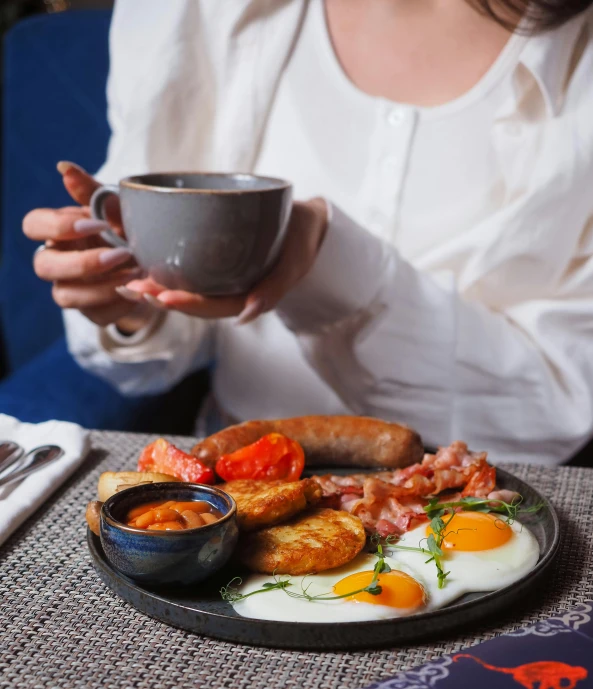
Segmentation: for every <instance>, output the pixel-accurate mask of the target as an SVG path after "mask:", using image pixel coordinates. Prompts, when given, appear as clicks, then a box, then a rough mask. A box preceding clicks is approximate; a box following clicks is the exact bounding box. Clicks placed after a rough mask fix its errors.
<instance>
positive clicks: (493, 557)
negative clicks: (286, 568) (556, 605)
mask: <svg viewBox="0 0 593 689" xmlns="http://www.w3.org/2000/svg"><path fill="white" fill-rule="evenodd" d="M447 519H448V517H445V521H447ZM430 533H431V530H430V527H429V526H428V525H427V524H423V525H422V526H419V527H417V528H415V529H413V530H411V531H408V532H407V533H406V534H404V535H403V536H402V537H401V539H400V540H399V541H398V544H397V545H399V546H405V547H413V548H418V547H420V548H426V547H427V539H428V536H429V535H430ZM445 534H446V535H445V538H444V539H443V544H442V550H443V553H444V555H443V558H442V562H443V568H444V570H445V572H448V573H449V574H448V575H447V577H446V579H445V584H444V586H443V588H438V579H437V570H436V566H435V563H434V562H427V559H428V556H427V555H426V554H424V553H418V552H412V551H407V550H402V549H400V548H397V547H392V548H390V547H389V546H386V548H385V553H386V557H385V563H386V564H387V565H388V566H389V568H390V569H391V571H389V572H384V573H382V574H380V575H379V580H378V584H379V586H380V587H381V593H380V594H379V595H372V594H371V593H368V592H366V591H362V592H361V591H360V589H364V588H365V587H367V586H368V585H369V584H370V583H371V581H372V579H373V569H374V567H375V565H376V563H377V557H376V556H375V555H373V554H370V553H360V554H359V555H358V556H357V557H355V558H354V559H353V560H352V561H351V562H349V563H348V564H347V565H344V566H342V567H339V568H336V569H332V570H328V571H326V572H322V573H320V574H315V575H309V576H294V577H291V578H290V580H289V583H290V585H289V586H288V587H287V588H286V589H285V590H278V589H274V590H269V591H265V592H264V593H257V594H255V595H253V596H249V597H248V598H245V599H243V600H241V601H237V602H234V603H233V604H232V605H233V607H234V609H235V610H236V612H237V613H238V614H239V615H242V616H243V617H252V618H256V619H263V620H276V621H285V622H332V623H333V622H356V621H370V620H381V619H390V618H397V617H403V616H407V615H412V614H414V613H418V612H424V611H429V610H436V609H438V608H441V607H443V606H445V605H447V604H449V603H451V602H452V601H454V600H455V599H457V598H459V597H460V596H462V595H464V594H466V593H470V592H478V591H493V590H495V589H499V588H502V587H504V586H507V585H509V584H512V583H513V582H515V581H517V580H518V579H520V578H521V577H522V576H523V575H525V574H527V572H529V571H530V570H531V569H533V567H534V566H535V565H536V563H537V560H538V557H539V546H538V543H537V540H536V539H535V537H534V536H533V534H532V533H531V532H530V531H529V529H527V528H526V527H524V526H522V525H521V524H520V523H519V522H514V523H513V524H507V523H506V522H505V521H504V520H502V519H501V518H500V516H498V515H494V514H486V513H482V512H459V513H457V514H456V515H455V516H454V517H453V518H452V519H451V521H449V522H448V523H447V526H446V529H445ZM280 578H283V577H280ZM284 578H285V577H284ZM273 581H274V579H273V577H270V576H269V575H256V574H253V575H250V576H249V577H247V578H246V579H245V580H244V582H243V583H242V584H241V586H240V587H239V588H238V592H239V593H240V594H242V595H247V594H249V593H253V592H254V591H257V590H258V589H262V588H263V587H264V584H269V582H273ZM303 591H306V592H307V594H308V595H310V596H323V597H332V598H333V597H335V596H344V594H348V593H352V592H358V593H353V595H349V596H345V597H343V598H338V599H333V600H315V601H308V600H306V599H304V598H303V597H302V594H303Z"/></svg>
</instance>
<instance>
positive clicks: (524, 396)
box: [278, 204, 593, 464]
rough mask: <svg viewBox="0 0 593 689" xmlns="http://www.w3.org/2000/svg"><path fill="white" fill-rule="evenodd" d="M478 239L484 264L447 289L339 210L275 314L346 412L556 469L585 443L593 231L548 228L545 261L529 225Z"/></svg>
mask: <svg viewBox="0 0 593 689" xmlns="http://www.w3.org/2000/svg"><path fill="white" fill-rule="evenodd" d="M577 205H578V204H577ZM581 205H582V204H581ZM540 210H541V209H540ZM576 215H578V213H576V214H575V222H579V221H578V219H577V217H576ZM528 220H529V217H528V216H526V214H525V213H523V222H528ZM567 220H570V219H568V218H567ZM541 224H542V223H541V222H540V225H541ZM509 225H512V222H511V221H509ZM584 225H585V226H586V230H585V231H584V232H583V231H582V230H583V226H584ZM480 229H481V231H482V233H481V240H480V241H482V243H483V244H484V252H483V258H482V259H479V258H478V257H477V255H474V257H473V261H470V262H469V264H471V265H469V264H468V268H467V270H466V271H465V275H462V276H461V277H460V276H459V275H458V276H457V278H456V279H454V276H453V271H449V272H448V271H430V272H429V271H426V270H424V271H423V270H419V269H417V268H415V267H413V266H412V265H411V264H410V263H409V262H407V261H405V260H404V259H403V258H402V257H401V256H400V255H399V254H398V252H397V250H396V249H395V248H394V247H393V246H391V245H389V244H387V243H386V242H384V241H382V240H381V239H379V238H377V237H376V236H374V235H372V234H370V233H369V232H367V231H366V230H365V229H363V228H362V227H361V226H359V225H358V224H356V223H355V222H354V221H352V220H351V219H350V218H348V217H347V216H346V215H344V213H342V212H341V211H340V210H339V209H337V208H335V207H334V208H333V213H332V219H331V221H330V225H329V228H328V231H327V234H326V237H325V239H324V242H323V244H322V247H321V249H320V253H319V255H318V258H317V261H316V263H315V265H314V266H313V268H312V270H311V271H310V273H309V274H308V275H307V276H306V277H305V279H304V280H303V281H302V282H301V283H300V284H299V285H298V286H297V287H296V288H295V289H294V290H293V291H292V292H291V293H289V295H287V296H286V297H285V298H284V299H283V300H282V302H281V303H280V305H279V307H278V311H279V314H280V316H281V317H282V319H283V320H284V321H285V323H286V324H287V326H288V327H289V328H291V329H292V330H293V331H294V332H295V333H296V334H297V335H298V337H299V340H300V344H301V347H302V349H303V351H304V353H305V356H306V357H307V359H308V361H309V362H310V364H311V365H312V366H313V367H314V368H315V369H316V371H317V372H318V373H319V375H321V377H322V378H323V379H324V380H325V381H326V382H327V383H328V384H329V385H330V386H331V387H332V388H333V389H334V390H335V391H336V392H337V393H338V394H339V395H340V397H341V398H342V399H343V400H344V402H345V403H346V404H347V405H348V406H349V407H350V408H351V409H352V411H353V412H354V413H357V414H368V415H373V416H378V417H382V418H385V419H390V420H395V421H403V422H405V423H408V424H410V425H411V426H413V427H414V428H416V429H417V430H418V431H419V432H420V433H421V434H422V437H423V439H424V442H425V443H426V444H427V445H442V444H444V443H449V442H451V441H452V440H455V439H462V440H465V441H468V442H469V443H470V444H471V446H472V447H473V449H476V450H482V449H486V450H488V451H489V452H490V456H491V457H492V459H493V460H494V461H531V462H533V461H539V462H542V463H547V464H557V463H559V462H562V461H563V460H565V459H567V458H568V457H569V456H570V455H571V454H572V453H573V452H574V451H576V450H577V449H578V448H579V447H580V446H581V445H583V444H584V443H585V442H586V440H587V439H588V437H589V436H590V435H591V433H592V426H593V358H592V357H591V342H592V341H593V340H592V336H593V323H592V319H591V313H592V312H593V258H592V255H593V223H592V222H590V221H589V224H588V225H587V224H586V222H581V223H580V231H579V233H578V236H577V237H576V239H577V240H578V241H576V242H575V238H574V237H572V238H571V236H570V233H569V232H566V227H564V228H563V231H564V232H566V234H565V235H564V236H563V239H564V242H560V243H559V239H562V236H560V233H559V232H558V231H557V232H556V234H555V235H554V236H548V237H546V235H545V232H544V233H543V243H542V245H541V246H542V249H541V253H538V252H539V244H538V242H537V241H535V240H534V239H533V237H534V233H529V232H526V231H525V228H524V231H523V233H522V234H521V233H518V234H517V235H516V236H514V237H509V236H507V237H505V236H504V233H500V232H499V233H498V235H499V236H498V239H497V240H496V242H495V243H494V245H492V246H490V247H488V246H487V245H488V240H487V234H486V233H485V228H480ZM540 229H543V228H541V227H540ZM525 234H527V237H526V239H523V241H521V242H519V240H518V238H520V237H524V236H525ZM493 236H497V235H496V233H493ZM501 240H502V243H503V244H504V242H505V240H506V244H504V246H505V247H506V248H505V249H504V252H503V253H501V254H500V255H496V247H497V246H500V243H501ZM529 241H532V244H531V245H530V248H529V254H530V255H529V260H530V261H531V263H530V262H529V260H526V257H525V255H523V254H524V251H525V244H526V242H529ZM556 244H558V248H556V247H555V245H556ZM543 247H547V249H546V250H547V252H548V254H544V248H543ZM555 250H556V257H555V259H554V257H553V256H554V251H555ZM567 251H568V252H572V253H571V255H570V256H569V257H568V259H567V260H565V259H564V256H565V255H567ZM550 252H551V257H550V260H547V259H546V256H550ZM554 260H555V262H554ZM544 265H545V268H544V267H543V266H544ZM559 266H560V267H561V271H562V272H561V273H560V270H559ZM470 270H471V272H472V278H471V280H470V278H469V271H470ZM552 270H555V271H556V276H555V277H553V276H552V277H551V276H550V274H549V273H550V271H552ZM463 280H465V281H466V283H467V284H464V283H463ZM494 295H496V297H495V296H494Z"/></svg>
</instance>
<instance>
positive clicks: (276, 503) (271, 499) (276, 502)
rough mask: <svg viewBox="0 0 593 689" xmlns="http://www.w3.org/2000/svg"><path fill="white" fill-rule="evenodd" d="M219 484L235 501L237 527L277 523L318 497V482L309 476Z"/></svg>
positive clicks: (257, 526)
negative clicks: (289, 480)
mask: <svg viewBox="0 0 593 689" xmlns="http://www.w3.org/2000/svg"><path fill="white" fill-rule="evenodd" d="M220 488H221V489H222V490H224V491H225V493H228V494H229V495H232V497H233V498H234V499H235V502H236V503H237V523H238V525H239V529H240V530H241V531H253V530H254V529H260V528H263V527H264V526H273V525H274V524H279V523H280V522H283V521H286V520H287V519H289V518H290V517H293V516H294V515H295V514H298V513H299V512H302V511H303V510H304V509H306V508H307V507H309V506H311V505H315V504H316V503H317V502H319V500H320V499H321V486H320V485H319V484H318V483H317V481H313V479H310V478H308V479H303V480H302V481H291V482H290V483H285V482H284V481H251V480H238V481H229V482H228V483H223V484H222V485H221V486H220Z"/></svg>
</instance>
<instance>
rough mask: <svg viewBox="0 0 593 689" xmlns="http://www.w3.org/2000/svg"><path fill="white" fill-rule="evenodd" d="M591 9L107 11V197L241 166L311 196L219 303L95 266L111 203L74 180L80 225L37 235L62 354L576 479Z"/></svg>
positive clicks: (132, 378) (591, 238) (482, 5)
mask: <svg viewBox="0 0 593 689" xmlns="http://www.w3.org/2000/svg"><path fill="white" fill-rule="evenodd" d="M591 4H592V3H591V2H585V1H584V0H581V1H576V0H573V1H571V2H556V3H553V2H549V1H547V2H544V1H543V0H542V1H540V2H538V1H535V2H532V3H529V4H528V3H527V2H526V1H523V0H479V1H478V0H476V1H475V2H471V3H470V2H464V1H463V0H456V1H455V2H451V1H450V0H446V1H445V0H443V1H442V2H441V1H440V0H437V1H434V0H432V1H431V0H366V1H365V2H364V3H362V2H357V1H356V0H325V2H324V1H323V0H310V1H309V2H306V1H305V0H283V1H281V2H280V1H279V2H274V3H270V2H265V1H264V0H226V1H225V3H209V2H207V1H203V2H199V1H198V0H178V2H175V3H163V2H161V0H145V2H143V3H142V10H139V9H138V3H137V2H135V0H118V2H117V3H116V7H115V14H114V19H113V26H112V32H111V59H112V64H111V75H110V80H109V88H108V95H109V115H110V122H111V125H112V129H113V136H112V140H111V143H110V147H109V153H108V158H107V161H106V163H105V165H104V167H103V168H102V169H101V170H100V171H99V173H98V174H97V180H100V181H101V182H111V183H113V182H117V181H118V180H119V179H120V178H122V177H124V176H127V175H129V174H137V173H142V172H146V171H157V170H158V171H167V170H171V171H172V170H183V169H216V170H226V171H229V170H253V171H255V172H256V173H261V174H266V175H273V176H277V177H284V178H287V179H290V180H291V181H292V182H293V183H294V190H295V195H296V198H298V199H311V200H309V201H304V202H300V203H297V204H296V205H295V208H294V212H293V215H292V218H291V224H290V232H289V235H288V239H287V242H286V245H285V247H284V252H283V255H282V258H281V260H280V263H279V264H278V266H277V267H276V269H275V271H274V272H273V273H272V275H271V276H270V277H269V278H267V279H266V280H264V282H263V283H261V284H260V285H258V286H256V287H255V288H254V290H253V292H252V293H251V294H250V295H248V296H247V297H246V298H231V299H226V298H218V299H208V298H204V297H200V296H199V295H197V296H196V295H190V294H185V293H179V292H171V291H166V290H162V289H161V288H159V286H158V285H155V284H154V283H152V282H151V281H150V280H146V279H142V276H139V275H138V273H137V272H136V270H135V269H134V264H133V260H132V259H131V256H130V254H129V253H128V252H126V250H125V249H112V248H106V247H105V246H104V245H103V244H102V243H101V242H100V240H98V239H97V236H98V233H99V232H100V231H101V230H102V229H104V226H102V225H101V224H100V223H98V222H96V221H93V220H90V219H89V213H88V208H87V207H86V205H87V204H88V201H89V198H90V195H91V193H92V191H93V189H94V188H96V186H97V184H98V182H97V181H96V180H93V179H92V178H91V177H89V176H88V175H87V174H86V173H84V172H83V171H81V170H80V169H79V168H77V167H76V166H73V165H72V164H68V163H62V164H60V166H59V170H60V172H61V173H62V174H63V176H64V183H65V185H66V187H67V189H68V190H69V192H70V194H71V195H72V197H73V199H74V200H75V201H76V202H77V203H79V204H82V208H80V207H73V208H66V209H59V210H48V209H39V210H36V211H33V212H32V213H31V214H29V215H28V216H27V218H26V219H25V222H24V231H25V233H26V234H27V235H28V236H29V237H30V238H31V239H34V240H42V241H44V242H46V244H45V250H43V251H41V252H38V253H37V254H36V256H35V270H36V272H37V274H38V275H39V276H40V277H41V278H43V279H45V280H50V281H52V282H53V283H54V298H55V300H56V302H57V303H58V304H59V305H60V306H61V307H63V308H64V309H65V311H64V316H65V321H66V326H67V333H68V341H69V346H70V349H71V351H72V354H73V355H74V356H75V357H76V359H77V360H78V361H79V362H80V364H81V365H82V366H84V367H85V368H87V369H89V370H90V371H93V372H95V373H96V374H97V375H100V376H102V377H104V378H106V379H107V380H109V381H111V382H112V383H113V384H114V385H116V386H117V387H118V388H119V389H120V390H122V391H123V392H124V393H129V394H135V393H143V392H157V391H160V390H164V389H166V388H168V387H170V386H171V385H173V384H174V383H175V382H176V381H178V380H179V379H180V378H181V377H183V376H184V375H186V374H187V373H188V372H189V371H190V370H193V369H197V368H198V367H202V366H205V365H207V364H208V363H210V362H212V361H215V362H216V366H215V369H214V374H213V391H214V396H215V399H216V402H217V405H218V407H219V408H221V409H222V410H223V418H224V419H225V420H230V419H234V420H244V419H247V418H266V417H267V418H269V417H278V416H292V415H300V414H314V413H327V414H333V413H357V414H368V415H375V416H379V417H383V418H386V419H394V420H398V421H402V422H405V423H408V424H410V425H411V426H413V427H414V428H416V429H417V430H418V431H419V432H420V433H421V434H422V436H423V439H424V441H425V442H426V443H427V444H445V443H448V442H450V441H452V440H454V439H457V438H461V439H464V440H466V441H468V442H469V444H470V445H471V446H472V447H473V448H474V449H487V450H489V451H490V453H491V457H492V458H493V459H494V460H495V461H499V460H514V461H536V462H542V463H548V464H553V463H560V462H562V461H564V460H566V459H567V458H568V457H569V456H570V455H571V454H572V453H573V452H574V451H575V450H577V449H578V448H579V447H580V446H581V445H583V444H584V443H585V442H586V440H587V439H588V438H589V436H590V435H591V434H592V431H593V356H592V354H593V346H592V343H593V340H592V336H593V258H592V253H593V193H592V190H593V89H591V77H592V75H593V38H592V31H593V12H592V10H591V9H590V5H591ZM111 212H112V219H113V224H114V225H116V226H117V221H118V217H117V208H115V207H114V208H112V209H111ZM236 316H238V319H237V318H236ZM208 430H212V427H210V428H209V429H208Z"/></svg>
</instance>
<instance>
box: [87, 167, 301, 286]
mask: <svg viewBox="0 0 593 689" xmlns="http://www.w3.org/2000/svg"><path fill="white" fill-rule="evenodd" d="M112 194H115V195H116V196H119V199H120V205H121V213H122V222H123V228H124V231H125V235H126V239H125V240H124V239H122V238H121V237H120V236H119V235H117V234H116V233H115V232H113V231H112V230H106V231H104V232H102V233H101V236H102V237H103V239H104V240H105V241H107V242H108V243H109V244H111V245H113V246H127V247H129V248H130V250H131V251H132V253H133V255H134V258H135V259H136V261H137V262H138V264H139V265H140V267H141V268H143V269H144V270H145V271H146V273H147V274H148V275H150V277H152V278H153V280H155V281H156V282H158V283H159V284H161V285H163V286H164V287H167V288H169V289H174V290H185V291H188V292H195V293H198V294H204V295H209V296H222V295H233V294H243V293H246V292H248V291H249V290H250V288H251V287H253V285H255V284H256V283H257V282H259V281H260V280H261V279H262V277H264V275H265V274H266V273H267V272H268V271H269V270H270V268H271V267H272V266H273V264H274V262H275V260H276V259H277V257H278V254H279V252H280V249H281V247H282V243H283V240H284V237H285V235H286V229H287V226H288V220H289V216H290V210H291V205H292V186H291V184H290V183H289V182H286V181H284V180H281V179H275V178H272V177H260V176H257V175H251V174H238V173H228V174H227V173H197V172H196V173H185V172H183V173H182V172H179V173H177V172H167V173H153V174H146V175H136V176H133V177H127V178H126V179H123V180H121V182H120V183H119V185H118V186H103V187H100V188H99V189H97V190H96V191H95V193H94V194H93V197H92V199H91V203H90V206H91V213H92V216H93V217H94V218H96V219H98V220H105V211H104V202H105V200H106V199H107V197H108V196H110V195H112Z"/></svg>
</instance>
